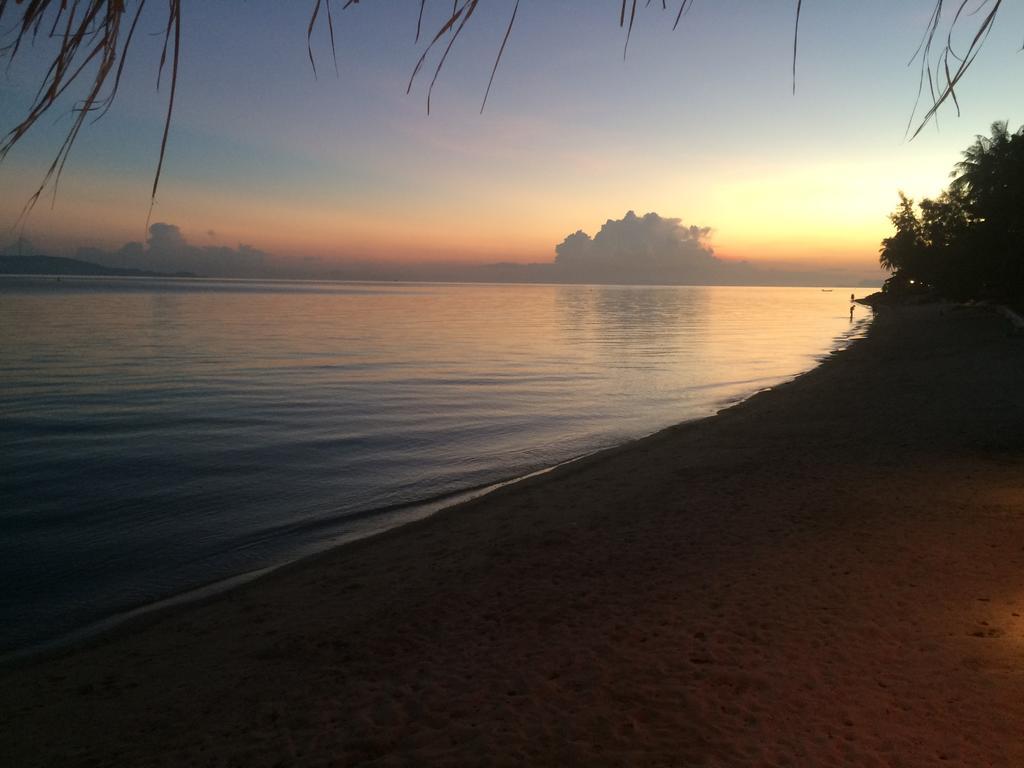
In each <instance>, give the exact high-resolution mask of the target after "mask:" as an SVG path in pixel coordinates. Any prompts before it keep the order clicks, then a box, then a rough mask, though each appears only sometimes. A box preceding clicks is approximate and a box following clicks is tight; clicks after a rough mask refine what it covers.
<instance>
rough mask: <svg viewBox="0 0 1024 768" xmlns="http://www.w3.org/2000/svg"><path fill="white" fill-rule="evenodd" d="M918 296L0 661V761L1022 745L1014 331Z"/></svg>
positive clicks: (914, 750) (920, 760) (763, 753)
mask: <svg viewBox="0 0 1024 768" xmlns="http://www.w3.org/2000/svg"><path fill="white" fill-rule="evenodd" d="M941 312H942V311H941V309H940V308H937V307H919V308H905V309H902V308H898V309H886V310H885V311H884V312H883V313H880V314H879V315H878V316H877V317H876V319H875V321H874V322H873V323H872V326H871V328H870V330H869V332H868V334H867V337H866V338H865V339H863V340H860V341H858V342H857V343H856V344H851V345H849V346H848V347H847V349H846V350H844V351H843V352H842V353H841V354H834V355H831V356H829V357H828V358H827V359H826V360H825V361H824V362H822V363H821V364H819V365H818V366H816V367H814V368H812V369H811V370H809V371H807V372H805V373H803V374H801V375H799V376H797V377H796V378H794V379H792V380H790V381H788V382H786V383H784V384H781V385H779V386H777V387H774V388H772V389H769V390H766V391H762V392H760V393H757V394H755V395H753V396H751V397H749V398H747V399H745V400H744V401H742V402H740V403H738V404H736V405H733V406H731V407H729V408H727V409H725V410H724V411H722V412H720V413H719V414H718V415H717V416H712V417H709V418H706V419H700V420H696V421H691V422H685V423H682V424H679V425H675V426H672V427H668V428H667V429H664V430H662V431H659V432H657V433H655V434H654V435H651V436H649V437H646V438H642V439H640V440H637V441H633V442H630V443H627V444H625V445H623V446H618V447H613V448H610V449H607V450H605V451H601V452H599V453H598V454H594V455H591V456H589V457H586V458H584V459H582V460H580V461H577V462H573V463H572V464H571V465H570V466H563V467H561V468H557V469H555V470H551V471H549V472H547V473H545V474H544V475H543V476H540V477H535V478H532V479H528V480H523V481H520V482H516V483H513V484H511V485H508V486H505V487H503V488H500V489H498V490H497V491H494V492H492V493H490V494H487V495H486V496H482V497H479V498H477V499H474V500H471V501H468V502H466V503H463V504H460V505H458V506H455V507H449V508H447V509H444V510H442V511H440V512H438V513H436V514H433V515H431V516H429V517H427V518H425V519H423V520H420V521H416V522H412V523H409V524H407V525H402V526H400V527H397V528H393V529H391V530H388V531H385V532H383V533H380V534H376V535H374V536H372V537H370V538H364V539H361V540H358V541H355V542H352V543H349V544H345V545H343V546H341V547H339V548H334V549H331V550H328V551H326V552H323V553H320V554H317V555H312V556H310V557H308V558H305V559H303V560H301V561H299V562H297V563H293V564H291V565H286V566H283V567H282V568H280V569H278V570H276V571H275V572H274V573H272V574H270V575H268V576H266V577H264V578H261V579H258V580H256V581H253V582H250V583H248V584H246V585H243V586H240V587H238V588H236V589H233V590H230V591H229V592H226V593H223V594H221V595H219V596H217V597H215V598H211V599H210V600H208V601H206V600H204V601H203V602H201V603H192V604H188V605H185V606H181V607H179V608H175V609H173V610H169V611H167V612H163V613H160V614H158V615H155V616H153V617H152V621H146V622H144V623H141V624H136V623H134V622H133V623H131V624H129V625H122V627H120V628H118V629H116V630H114V631H113V633H112V634H110V635H108V636H103V637H101V638H98V639H97V640H96V641H95V642H92V643H90V644H87V645H85V646H82V647H76V648H74V649H71V650H69V651H67V652H63V653H56V654H53V655H46V656H44V657H40V658H35V659H32V660H29V661H27V662H26V663H25V664H23V665H21V666H16V667H11V668H10V669H6V668H5V669H0V680H2V681H3V686H2V693H0V722H2V723H4V728H2V729H0V749H3V750H4V752H5V753H6V754H8V755H10V756H12V759H15V760H17V761H18V762H17V764H19V765H36V764H48V763H52V762H60V761H64V762H70V763H75V762H89V761H93V762H97V763H99V764H111V763H122V764H140V765H150V764H167V763H179V762H187V761H189V760H202V761H204V762H206V763H211V764H227V763H238V762H245V763H248V764H256V765H262V764H268V765H272V764H275V763H276V762H281V763H284V764H315V763H316V762H317V761H323V760H328V759H329V760H330V761H331V762H334V763H337V764H356V763H366V762H378V763H381V764H385V763H387V764H391V763H394V762H399V763H409V762H419V763H424V762H426V763H435V764H436V763H448V764H462V763H466V762H478V761H480V760H482V759H484V756H485V755H486V756H489V757H490V758H491V759H492V760H494V761H495V762H501V761H502V759H503V760H504V761H505V762H508V763H524V762H525V763H546V764H550V763H563V764H564V763H570V762H576V763H580V762H585V763H595V764H616V763H623V762H627V763H665V762H673V761H674V762H675V763H680V762H681V763H683V764H686V763H687V762H692V763H695V764H725V765H733V764H750V763H755V762H772V761H775V762H782V761H784V760H789V761H796V763H797V764H825V763H831V764H863V763H864V762H870V761H872V760H873V761H875V762H880V763H881V764H890V763H892V762H894V761H898V762H900V763H901V764H903V765H931V764H933V762H934V761H935V760H936V759H945V758H943V757H942V756H946V757H949V758H951V759H954V760H957V759H958V760H960V761H961V763H962V764H964V765H976V764H985V763H986V762H988V763H992V764H1014V763H1024V745H1021V744H1020V743H1019V738H1017V736H1016V734H1017V728H1018V727H1019V723H1020V722H1021V721H1022V720H1024V676H1022V675H1021V673H1020V672H1019V670H1020V668H1021V661H1024V619H1021V614H1022V613H1024V593H1022V592H1021V590H1020V588H1019V573H1020V572H1021V568H1022V567H1024V548H1022V547H1020V544H1019V543H1020V541H1022V540H1024V538H1022V537H1024V486H1021V485H1020V481H1019V478H1020V477H1021V476H1022V468H1024V445H1022V443H1021V439H1020V437H1019V435H1020V431H1019V427H1020V425H1021V424H1022V423H1024V404H1021V403H1019V402H1018V399H1019V398H1015V397H1014V392H1016V391H1017V389H1015V388H1014V385H1016V386H1018V387H1019V384H1020V382H1021V381H1024V377H1022V374H1024V347H1022V346H1021V345H1020V342H1019V341H1017V340H1013V339H1009V338H1007V337H1006V334H1005V330H1004V329H1003V328H1002V326H1001V321H1000V320H999V319H998V318H996V317H995V316H994V315H993V314H991V313H987V312H984V311H982V310H976V309H975V310H970V309H967V310H957V311H952V310H951V311H949V312H945V313H941ZM940 313H941V314H940ZM981 523H983V524H981ZM1014 545H1016V546H1014ZM951 700H955V701H956V705H955V706H954V705H951V704H950V703H949V702H950V701H951ZM226 701H230V702H231V706H230V707H225V706H223V704H224V703H225V702H226Z"/></svg>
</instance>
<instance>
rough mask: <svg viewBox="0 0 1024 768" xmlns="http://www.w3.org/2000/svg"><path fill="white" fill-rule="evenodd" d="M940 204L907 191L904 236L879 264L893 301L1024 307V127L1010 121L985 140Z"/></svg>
mask: <svg viewBox="0 0 1024 768" xmlns="http://www.w3.org/2000/svg"><path fill="white" fill-rule="evenodd" d="M962 155H963V159H962V160H960V162H958V163H957V164H956V165H955V166H954V169H953V171H952V173H951V174H950V177H951V181H950V183H949V186H948V187H947V188H946V189H945V190H943V191H942V192H941V193H940V194H939V195H938V196H936V197H935V198H924V199H923V200H921V201H920V203H917V204H915V202H914V200H912V199H911V198H909V197H907V196H906V195H905V194H903V193H902V192H900V202H899V204H898V205H897V207H896V210H895V211H893V213H892V214H891V215H890V217H889V218H890V220H891V221H892V223H893V226H894V227H895V229H896V232H895V233H894V234H893V235H891V236H890V237H887V238H885V239H884V240H883V241H882V245H881V249H880V252H879V262H880V263H881V265H882V267H884V268H885V269H887V270H888V271H889V272H890V273H891V276H890V277H889V279H888V280H887V281H886V283H885V286H884V288H883V290H884V291H885V292H886V293H888V294H891V295H893V296H904V297H905V296H914V295H934V296H937V297H941V298H946V299H954V300H960V301H963V300H970V299H991V300H994V301H1003V302H1007V303H1010V304H1013V305H1014V306H1017V307H1020V306H1022V305H1024V126H1021V127H1020V128H1018V129H1017V130H1016V131H1010V129H1009V128H1008V126H1007V123H1006V122H1002V121H1000V122H995V123H993V124H992V126H991V129H990V132H989V135H988V136H982V135H978V136H977V137H975V140H974V142H973V143H972V144H971V145H970V146H969V147H967V149H965V150H964V151H963V153H962Z"/></svg>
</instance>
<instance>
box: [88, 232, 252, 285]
mask: <svg viewBox="0 0 1024 768" xmlns="http://www.w3.org/2000/svg"><path fill="white" fill-rule="evenodd" d="M76 256H77V258H79V259H83V260H85V261H92V262H95V263H97V264H103V265H106V266H109V267H118V268H128V269H144V270H150V271H153V272H170V273H176V272H191V273H193V274H196V275H202V276H205V277H259V276H262V275H264V274H265V273H266V270H267V267H268V266H269V262H270V260H271V257H270V254H267V253H264V252H263V251H260V250H259V249H257V248H253V247H252V246H251V245H246V244H244V243H243V244H240V245H239V246H238V247H237V248H229V247H227V246H222V245H203V246H198V245H192V244H191V243H189V242H188V241H187V240H186V239H185V236H184V235H183V234H182V233H181V230H180V229H179V228H178V226H177V225H175V224H166V223H163V222H158V223H156V224H152V225H151V226H150V227H149V237H148V238H147V240H146V243H145V245H143V244H142V243H139V242H131V243H125V244H124V245H123V246H121V247H120V248H118V249H117V250H116V251H104V250H100V249H98V248H80V249H79V250H78V253H77V254H76Z"/></svg>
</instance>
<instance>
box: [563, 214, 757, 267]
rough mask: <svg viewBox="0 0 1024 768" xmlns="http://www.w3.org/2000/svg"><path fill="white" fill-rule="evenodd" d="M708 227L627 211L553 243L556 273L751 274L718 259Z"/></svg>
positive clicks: (739, 264)
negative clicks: (591, 231) (590, 231)
mask: <svg viewBox="0 0 1024 768" xmlns="http://www.w3.org/2000/svg"><path fill="white" fill-rule="evenodd" d="M710 233H711V229H710V228H709V227H697V226H686V225H684V224H683V223H682V220H681V219H669V218H664V217H662V216H659V215H658V214H656V213H648V214H645V215H643V216H637V215H636V213H634V212H633V211H629V212H628V213H626V215H625V216H623V217H622V218H621V219H609V220H608V221H606V222H605V223H604V225H603V226H602V227H601V229H600V231H599V232H598V233H597V234H596V235H594V237H591V236H590V235H588V234H587V233H586V232H583V231H582V230H578V231H576V232H574V233H573V234H571V235H569V236H568V237H566V238H565V240H563V241H562V242H561V243H560V244H559V245H558V246H556V247H555V254H556V255H555V265H554V266H555V273H556V274H557V275H558V277H559V278H560V279H563V280H572V281H574V282H595V283H655V284H657V283H675V284H685V283H716V282H737V281H742V280H743V279H744V278H745V277H749V273H750V272H751V271H752V270H751V269H750V267H749V266H748V265H746V264H742V263H734V262H726V261H723V260H721V259H718V258H716V257H715V255H714V251H713V250H712V248H711V246H710V245H709V243H708V236H709V235H710Z"/></svg>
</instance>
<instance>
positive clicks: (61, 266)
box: [0, 256, 195, 277]
mask: <svg viewBox="0 0 1024 768" xmlns="http://www.w3.org/2000/svg"><path fill="white" fill-rule="evenodd" d="M0 275H68V276H78V277H195V275H194V274H192V273H191V272H178V273H175V274H173V275H172V274H168V273H166V272H148V271H146V270H144V269H116V268H114V267H104V266H103V265H101V264H93V263H92V262H91V261H80V260H79V259H66V258H64V257H63V256H0Z"/></svg>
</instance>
